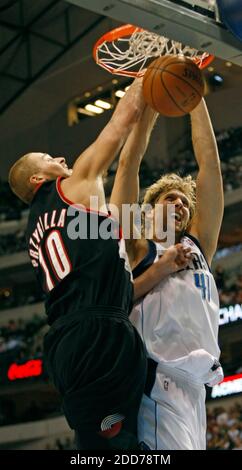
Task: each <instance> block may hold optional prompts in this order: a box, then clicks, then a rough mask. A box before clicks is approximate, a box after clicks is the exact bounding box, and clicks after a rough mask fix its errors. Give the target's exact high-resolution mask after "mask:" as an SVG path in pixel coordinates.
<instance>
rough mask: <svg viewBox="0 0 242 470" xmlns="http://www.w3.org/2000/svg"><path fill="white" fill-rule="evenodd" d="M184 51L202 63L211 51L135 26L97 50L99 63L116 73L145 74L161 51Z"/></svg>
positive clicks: (186, 54)
mask: <svg viewBox="0 0 242 470" xmlns="http://www.w3.org/2000/svg"><path fill="white" fill-rule="evenodd" d="M167 54H170V55H179V54H182V55H185V56H187V57H190V58H191V59H193V60H195V61H196V63H197V65H198V66H200V65H201V64H202V62H203V61H204V59H206V58H207V57H208V56H209V54H208V53H207V52H204V51H198V50H196V49H194V48H192V47H189V46H184V45H183V44H182V43H181V42H177V41H174V40H172V39H168V38H166V37H164V36H159V35H158V34H155V33H151V32H149V31H137V30H135V31H134V32H133V33H132V34H131V35H130V36H126V37H120V38H118V39H115V40H113V41H107V40H106V41H104V42H103V43H102V44H100V45H99V46H98V48H97V50H96V61H97V63H98V64H99V65H101V66H102V67H104V68H105V69H108V70H109V71H110V72H112V73H115V74H117V75H119V74H120V75H143V73H144V69H145V68H146V67H147V65H148V63H149V62H150V59H152V60H154V59H155V58H156V57H160V56H162V55H167Z"/></svg>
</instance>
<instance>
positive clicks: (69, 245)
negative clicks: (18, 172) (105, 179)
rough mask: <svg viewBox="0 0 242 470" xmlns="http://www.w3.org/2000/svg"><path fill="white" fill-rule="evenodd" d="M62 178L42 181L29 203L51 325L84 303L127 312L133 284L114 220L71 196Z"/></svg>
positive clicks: (30, 236)
mask: <svg viewBox="0 0 242 470" xmlns="http://www.w3.org/2000/svg"><path fill="white" fill-rule="evenodd" d="M60 182H61V178H58V179H57V180H56V181H49V182H46V183H44V184H42V185H41V186H40V187H39V189H38V191H37V192H36V194H35V196H34V199H33V201H32V204H31V206H30V215H29V220H28V226H27V244H28V251H29V256H30V259H31V262H32V265H33V267H34V269H35V272H36V275H37V278H38V280H39V282H40V284H41V286H42V289H43V290H44V292H45V293H46V311H47V314H48V317H49V323H50V324H51V323H52V322H53V321H54V320H55V319H56V318H58V317H59V316H60V315H63V314H68V313H69V312H70V313H73V312H78V311H80V310H81V309H85V308H86V307H95V306H103V308H104V311H105V307H108V308H109V309H110V307H112V306H113V307H118V308H120V309H122V310H123V311H126V312H127V313H128V312H129V311H130V309H131V307H132V305H131V300H132V293H133V287H132V283H131V274H130V270H129V264H128V260H127V255H126V251H125V243H124V240H123V239H122V237H120V230H119V225H118V223H117V222H116V221H115V220H114V219H112V217H110V216H108V215H106V214H104V213H101V212H98V211H97V212H95V211H92V210H90V209H87V208H85V207H84V206H82V205H78V204H74V203H72V202H71V201H69V200H68V199H67V198H66V197H65V196H64V194H63V193H62V190H61V185H60Z"/></svg>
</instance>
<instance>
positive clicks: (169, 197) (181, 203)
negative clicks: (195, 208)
mask: <svg viewBox="0 0 242 470" xmlns="http://www.w3.org/2000/svg"><path fill="white" fill-rule="evenodd" d="M156 204H157V207H156V209H155V210H159V205H162V206H163V226H164V228H166V229H167V227H168V226H169V220H168V217H167V214H168V212H167V207H168V206H169V205H170V204H173V205H174V206H175V207H174V211H172V212H171V217H172V221H173V220H174V221H175V231H176V233H181V232H183V231H184V230H185V229H186V227H187V225H188V222H189V218H190V203H189V199H188V198H187V196H185V194H183V193H182V192H181V191H178V190H171V191H168V192H167V193H164V194H162V195H161V196H160V197H159V199H158V200H157V202H156Z"/></svg>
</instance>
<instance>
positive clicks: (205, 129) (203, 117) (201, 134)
mask: <svg viewBox="0 0 242 470" xmlns="http://www.w3.org/2000/svg"><path fill="white" fill-rule="evenodd" d="M191 124H192V142H193V148H194V153H195V157H196V160H197V163H198V167H199V171H198V176H197V181H196V183H197V190H196V197H197V203H196V214H195V217H194V220H193V222H192V226H191V229H190V233H191V234H192V235H194V236H195V237H197V238H198V240H199V242H200V243H201V246H202V248H203V250H204V253H205V256H206V257H207V260H208V262H209V263H211V261H212V258H213V255H214V253H215V251H216V248H217V242H218V236H219V231H220V227H221V223H222V218H223V210H224V198H223V181H222V174H221V167H220V160H219V155H218V149H217V144H216V139H215V135H214V131H213V127H212V124H211V121H210V117H209V114H208V110H207V107H206V103H205V101H204V99H202V101H201V102H200V103H199V105H198V106H197V107H196V108H195V109H194V110H193V111H192V112H191Z"/></svg>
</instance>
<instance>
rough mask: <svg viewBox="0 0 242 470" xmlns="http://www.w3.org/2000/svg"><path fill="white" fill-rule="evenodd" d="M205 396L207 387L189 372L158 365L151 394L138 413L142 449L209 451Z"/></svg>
mask: <svg viewBox="0 0 242 470" xmlns="http://www.w3.org/2000/svg"><path fill="white" fill-rule="evenodd" d="M164 369H165V370H164ZM205 397H206V391H205V387H204V385H202V384H200V383H197V382H195V381H193V380H191V378H190V377H189V376H188V375H187V373H186V372H183V371H181V370H176V369H174V368H169V367H167V366H166V367H161V366H160V365H159V366H158V370H157V372H156V379H155V383H154V386H153V388H152V391H151V395H150V397H148V396H146V395H144V396H143V399H142V403H141V407H140V411H139V417H138V439H139V442H140V443H143V444H141V448H143V449H147V450H148V449H150V450H204V449H206V409H205Z"/></svg>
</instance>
